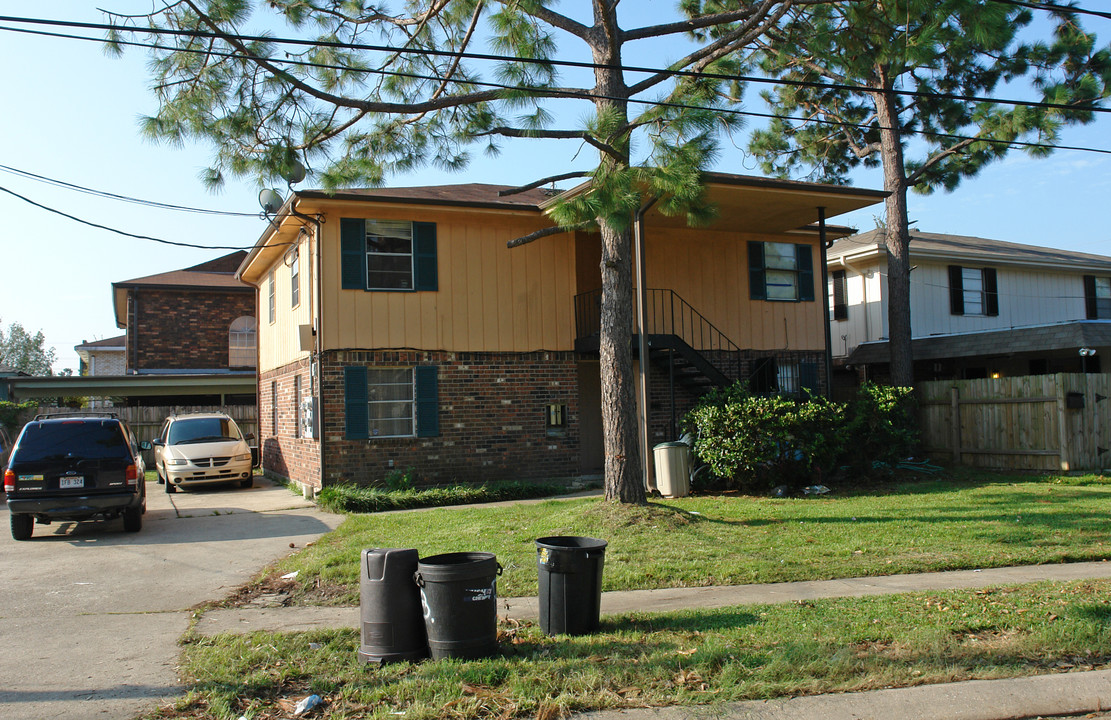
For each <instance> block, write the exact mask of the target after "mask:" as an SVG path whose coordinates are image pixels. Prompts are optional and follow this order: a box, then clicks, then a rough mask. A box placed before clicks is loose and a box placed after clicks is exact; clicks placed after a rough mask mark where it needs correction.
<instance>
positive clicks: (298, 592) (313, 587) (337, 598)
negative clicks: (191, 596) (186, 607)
mask: <svg viewBox="0 0 1111 720" xmlns="http://www.w3.org/2000/svg"><path fill="white" fill-rule="evenodd" d="M355 594H356V595H357V591H356V592H355ZM351 595H352V590H351V588H349V587H347V586H346V585H342V584H340V583H328V582H323V581H321V580H320V578H313V581H312V583H311V584H305V583H302V582H300V581H298V580H297V578H288V579H287V578H283V577H281V576H280V575H276V574H275V575H267V576H264V577H262V578H261V579H257V580H252V581H251V582H249V583H247V584H245V585H242V586H240V587H238V588H236V589H235V590H233V591H232V592H231V593H230V594H229V595H228V596H227V597H225V598H224V599H223V600H220V601H218V602H216V603H213V604H211V605H209V607H219V608H241V607H263V608H270V607H288V606H290V605H343V604H349V603H350V601H351ZM355 601H356V602H357V601H358V598H357V597H356V599H355Z"/></svg>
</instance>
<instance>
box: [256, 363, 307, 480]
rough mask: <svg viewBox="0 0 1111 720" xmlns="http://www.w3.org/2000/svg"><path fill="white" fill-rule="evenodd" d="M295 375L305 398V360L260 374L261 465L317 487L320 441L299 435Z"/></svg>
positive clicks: (283, 476)
mask: <svg viewBox="0 0 1111 720" xmlns="http://www.w3.org/2000/svg"><path fill="white" fill-rule="evenodd" d="M298 377H299V378H300V386H301V397H302V398H308V397H309V393H310V391H311V383H310V377H309V362H308V360H304V361H300V362H295V363H291V364H289V365H286V366H284V367H281V368H278V369H277V370H271V371H268V372H265V373H263V374H262V375H261V377H260V378H259V396H258V408H259V415H258V429H259V445H260V447H261V452H262V469H263V470H265V471H266V472H267V473H269V474H272V475H277V476H279V477H282V478H285V479H287V480H293V481H296V482H298V483H301V484H302V485H311V486H312V487H315V488H319V487H321V484H320V447H321V446H320V441H319V440H314V439H312V438H307V437H298V427H297V423H298V414H299V413H298V410H297V408H298V406H299V403H298V402H297V399H296V395H295V389H296V387H297V380H296V379H295V378H298ZM275 389H276V390H277V393H276V399H277V403H276V404H275ZM275 408H276V412H275Z"/></svg>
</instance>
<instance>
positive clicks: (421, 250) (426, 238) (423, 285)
mask: <svg viewBox="0 0 1111 720" xmlns="http://www.w3.org/2000/svg"><path fill="white" fill-rule="evenodd" d="M413 288H414V289H416V290H433V291H435V290H439V289H440V282H439V275H438V269H437V267H436V223H430V222H415V223H413Z"/></svg>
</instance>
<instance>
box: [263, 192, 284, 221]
mask: <svg viewBox="0 0 1111 720" xmlns="http://www.w3.org/2000/svg"><path fill="white" fill-rule="evenodd" d="M284 202H285V201H284V200H282V196H281V193H279V192H278V191H277V190H271V189H269V188H267V189H266V190H263V191H262V192H260V193H259V194H258V204H259V205H261V206H262V211H263V212H264V213H266V214H267V215H273V214H274V213H276V212H278V210H280V209H281V207H282V203H284Z"/></svg>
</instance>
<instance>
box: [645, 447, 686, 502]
mask: <svg viewBox="0 0 1111 720" xmlns="http://www.w3.org/2000/svg"><path fill="white" fill-rule="evenodd" d="M652 457H653V459H654V460H655V461H656V488H657V489H659V491H660V494H661V495H663V496H664V497H667V498H676V497H686V496H687V495H690V494H691V448H690V446H689V445H687V444H686V443H684V442H666V443H660V444H659V445H657V446H656V447H654V448H653V449H652Z"/></svg>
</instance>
